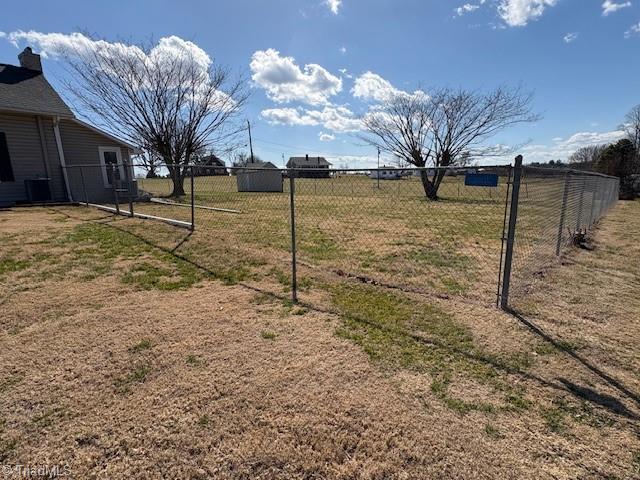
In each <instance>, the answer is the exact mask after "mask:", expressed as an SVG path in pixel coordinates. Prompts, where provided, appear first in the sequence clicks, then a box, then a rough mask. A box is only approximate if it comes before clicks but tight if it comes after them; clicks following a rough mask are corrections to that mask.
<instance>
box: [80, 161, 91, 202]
mask: <svg viewBox="0 0 640 480" xmlns="http://www.w3.org/2000/svg"><path fill="white" fill-rule="evenodd" d="M80 181H81V182H82V192H83V193H84V205H85V207H88V206H89V195H87V185H86V184H85V183H84V168H83V167H80Z"/></svg>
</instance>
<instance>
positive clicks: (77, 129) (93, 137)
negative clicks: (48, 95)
mask: <svg viewBox="0 0 640 480" xmlns="http://www.w3.org/2000/svg"><path fill="white" fill-rule="evenodd" d="M60 136H61V138H62V148H63V150H64V159H65V163H66V165H67V167H68V168H67V176H68V178H69V186H70V188H71V195H72V196H73V199H74V200H75V201H81V202H82V201H84V200H85V193H84V192H85V188H86V192H87V197H88V200H89V202H92V203H105V202H113V191H112V189H111V188H107V187H105V186H104V180H103V173H102V171H103V169H102V165H101V163H100V152H99V148H100V147H115V148H119V149H120V155H121V158H122V161H123V162H127V163H130V152H129V149H128V148H127V147H125V146H124V145H121V144H118V143H116V142H114V141H113V140H112V139H111V138H109V137H107V136H104V135H100V134H99V133H97V132H94V131H93V130H91V129H89V128H87V127H85V126H83V125H80V124H78V123H75V122H73V121H69V120H62V121H60ZM79 165H83V167H82V176H84V187H85V188H83V184H82V183H83V182H82V176H81V174H80V167H79ZM74 166H75V167H74ZM131 173H132V172H131V171H130V174H131ZM131 178H133V176H131Z"/></svg>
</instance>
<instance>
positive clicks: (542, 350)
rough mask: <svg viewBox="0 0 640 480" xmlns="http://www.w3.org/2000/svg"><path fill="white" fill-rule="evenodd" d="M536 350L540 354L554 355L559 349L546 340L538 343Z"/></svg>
mask: <svg viewBox="0 0 640 480" xmlns="http://www.w3.org/2000/svg"><path fill="white" fill-rule="evenodd" d="M534 351H535V352H536V353H537V354H538V355H553V354H554V353H558V349H557V348H556V347H555V346H554V345H553V344H552V343H549V342H544V343H540V344H538V345H536V347H535V349H534Z"/></svg>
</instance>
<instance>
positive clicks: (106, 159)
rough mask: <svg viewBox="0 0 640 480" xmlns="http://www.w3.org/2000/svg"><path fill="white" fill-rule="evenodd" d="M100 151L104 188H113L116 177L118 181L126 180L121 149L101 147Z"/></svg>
mask: <svg viewBox="0 0 640 480" xmlns="http://www.w3.org/2000/svg"><path fill="white" fill-rule="evenodd" d="M99 151H100V163H101V164H102V178H103V180H104V186H105V187H107V188H111V186H112V185H113V181H114V178H113V176H114V175H115V180H116V181H117V180H121V179H123V178H124V166H123V165H122V157H121V156H120V149H119V148H117V147H100V148H99Z"/></svg>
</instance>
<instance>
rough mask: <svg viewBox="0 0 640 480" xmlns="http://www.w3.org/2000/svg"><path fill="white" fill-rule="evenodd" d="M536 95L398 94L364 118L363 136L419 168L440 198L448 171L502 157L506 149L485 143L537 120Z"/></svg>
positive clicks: (429, 190) (429, 191)
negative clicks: (473, 161)
mask: <svg viewBox="0 0 640 480" xmlns="http://www.w3.org/2000/svg"><path fill="white" fill-rule="evenodd" d="M531 101H532V95H531V94H530V93H526V92H523V91H522V90H521V89H520V88H514V89H510V88H506V87H500V88H497V89H495V90H494V91H492V92H489V93H486V94H484V93H478V92H473V91H468V90H454V89H451V88H442V89H438V90H435V91H433V92H431V94H430V95H426V94H424V93H422V92H416V93H414V94H406V93H400V94H397V95H394V96H393V97H391V98H390V99H389V100H388V101H387V102H385V103H384V104H383V105H382V106H381V108H380V109H377V110H374V111H373V112H371V113H369V114H367V115H366V116H365V117H364V118H363V120H362V121H363V125H364V127H365V130H366V131H367V132H368V135H364V136H362V137H361V138H362V139H364V140H365V141H366V142H367V143H369V144H371V145H374V146H376V147H378V148H380V149H381V150H385V151H387V152H390V153H392V154H394V155H396V156H397V157H399V158H401V159H403V160H405V161H407V162H408V163H410V164H411V165H413V166H415V167H419V168H423V167H427V166H429V167H431V166H433V167H436V168H434V170H433V171H432V172H429V171H428V170H427V169H424V170H421V180H422V185H423V188H424V192H425V195H426V197H427V198H429V199H431V200H437V199H438V190H439V188H440V184H441V183H442V179H443V178H444V175H445V173H446V168H442V167H450V166H459V165H463V164H465V163H466V162H468V161H469V160H470V159H471V158H473V157H478V156H486V155H497V154H504V153H505V147H504V146H492V145H488V144H487V143H486V142H487V141H488V140H489V139H490V138H491V137H493V136H494V135H496V134H497V133H499V132H500V131H502V130H504V129H506V128H508V127H510V126H512V125H516V124H519V123H524V122H534V121H536V120H538V118H539V117H538V116H537V115H534V114H532V113H531Z"/></svg>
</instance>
